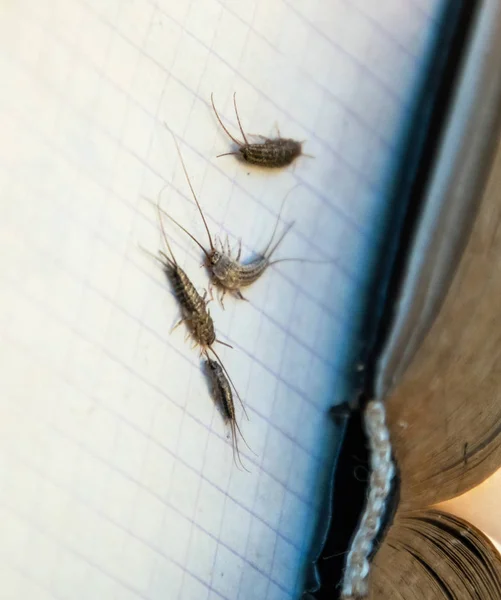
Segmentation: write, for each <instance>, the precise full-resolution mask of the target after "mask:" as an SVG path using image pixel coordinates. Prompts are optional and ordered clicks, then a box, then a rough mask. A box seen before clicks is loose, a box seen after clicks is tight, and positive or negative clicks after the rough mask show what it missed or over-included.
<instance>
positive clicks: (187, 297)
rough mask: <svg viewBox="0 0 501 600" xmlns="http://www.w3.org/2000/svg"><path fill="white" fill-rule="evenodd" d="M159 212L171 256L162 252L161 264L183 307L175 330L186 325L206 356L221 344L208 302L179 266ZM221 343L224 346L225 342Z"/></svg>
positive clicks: (163, 234) (163, 233) (158, 207)
mask: <svg viewBox="0 0 501 600" xmlns="http://www.w3.org/2000/svg"><path fill="white" fill-rule="evenodd" d="M157 210H158V217H159V220H160V227H161V229H162V236H163V239H164V242H165V245H166V247H167V249H168V251H169V254H170V257H169V256H167V254H165V252H163V251H162V250H160V255H161V256H162V259H163V260H161V261H160V262H161V263H162V265H163V267H164V270H165V274H166V275H167V278H168V280H169V282H170V283H171V285H172V290H173V292H174V295H175V297H176V299H177V301H178V303H179V306H180V307H181V319H180V320H179V321H178V323H177V324H176V325H175V326H174V329H176V328H177V327H178V326H179V325H180V324H181V323H183V322H184V323H186V326H187V327H188V331H189V332H190V333H191V335H192V337H193V339H194V341H195V343H196V344H198V345H199V346H200V348H201V350H202V352H204V353H205V354H206V353H207V349H208V348H210V347H211V346H212V344H214V342H216V341H217V342H219V340H217V339H216V332H215V329H214V322H213V320H212V317H211V315H210V311H209V310H208V309H207V300H206V299H205V297H202V296H201V295H200V294H199V293H198V291H197V289H196V288H195V286H194V285H193V283H192V282H191V281H190V278H189V277H188V275H186V273H185V272H184V271H183V269H181V267H180V266H179V265H178V263H177V261H176V258H175V256H174V253H173V252H172V248H171V246H170V244H169V240H168V239H167V235H166V233H165V229H164V226H163V222H162V218H161V215H160V211H161V209H160V206H158V205H157ZM155 258H156V257H155ZM220 343H222V344H224V342H220Z"/></svg>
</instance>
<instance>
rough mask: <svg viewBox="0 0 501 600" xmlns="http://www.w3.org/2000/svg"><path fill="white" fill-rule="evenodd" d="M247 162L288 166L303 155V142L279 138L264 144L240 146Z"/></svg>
mask: <svg viewBox="0 0 501 600" xmlns="http://www.w3.org/2000/svg"><path fill="white" fill-rule="evenodd" d="M240 152H241V154H242V156H243V157H244V159H245V160H246V161H247V162H250V163H252V164H254V165H261V166H263V167H277V168H278V167H286V166H287V165H290V164H291V163H292V162H293V161H294V160H295V159H296V158H297V157H298V156H300V155H301V152H302V146H301V142H296V140H291V139H282V138H277V139H275V140H266V142H264V143H262V144H248V145H245V146H242V147H241V148H240Z"/></svg>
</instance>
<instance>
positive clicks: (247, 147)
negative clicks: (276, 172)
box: [210, 94, 313, 169]
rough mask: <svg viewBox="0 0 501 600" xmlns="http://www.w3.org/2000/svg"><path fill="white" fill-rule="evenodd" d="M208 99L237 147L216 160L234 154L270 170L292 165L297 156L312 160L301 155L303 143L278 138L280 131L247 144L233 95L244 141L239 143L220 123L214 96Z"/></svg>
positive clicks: (234, 95) (234, 96)
mask: <svg viewBox="0 0 501 600" xmlns="http://www.w3.org/2000/svg"><path fill="white" fill-rule="evenodd" d="M210 99H211V102H212V108H213V109H214V113H215V115H216V118H217V120H218V121H219V124H220V125H221V127H222V128H223V129H224V131H225V133H226V134H227V135H228V137H229V138H230V139H231V140H232V141H233V142H235V144H236V145H237V146H238V150H237V151H236V152H225V153H224V154H219V155H218V158H219V157H220V156H229V155H230V154H235V155H237V156H240V158H241V159H242V160H244V161H245V162H248V163H251V164H253V165H259V166H261V167H267V168H270V169H273V168H280V167H287V166H289V165H290V164H292V163H293V162H294V161H295V160H296V158H298V157H299V156H309V157H310V158H313V157H312V156H311V155H309V154H304V153H303V144H304V141H303V142H298V141H296V140H292V139H290V138H283V137H280V131H278V137H277V138H267V137H265V136H264V135H259V136H257V137H260V138H261V139H262V140H264V141H262V142H260V143H255V144H251V143H249V140H248V139H247V136H246V135H245V133H244V130H243V128H242V124H241V122H240V117H239V115H238V110H237V101H236V94H233V106H234V107H235V114H236V116H237V121H238V127H239V129H240V133H241V134H242V137H243V139H244V141H243V142H241V141H240V140H237V139H236V138H235V137H234V136H233V135H231V133H230V132H229V131H228V129H227V128H226V127H225V125H224V123H223V122H222V120H221V117H220V116H219V114H218V112H217V110H216V106H215V104H214V94H211V97H210Z"/></svg>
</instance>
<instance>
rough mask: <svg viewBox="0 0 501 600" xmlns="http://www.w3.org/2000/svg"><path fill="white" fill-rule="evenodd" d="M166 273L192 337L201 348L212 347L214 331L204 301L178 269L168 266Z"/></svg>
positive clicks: (214, 337) (214, 339) (186, 276)
mask: <svg viewBox="0 0 501 600" xmlns="http://www.w3.org/2000/svg"><path fill="white" fill-rule="evenodd" d="M166 272H167V276H168V277H169V280H170V282H171V285H172V289H173V291H174V294H175V295H176V298H177V301H178V302H179V304H180V306H181V310H182V313H183V318H184V320H185V321H186V324H187V326H188V327H189V329H190V331H191V333H192V335H193V337H194V338H195V340H196V341H197V342H198V343H199V344H200V345H201V346H204V347H206V346H212V344H213V343H214V342H215V341H216V331H215V328H214V322H213V321H212V317H211V316H210V314H209V312H208V311H207V307H206V305H205V301H204V299H203V298H202V296H200V294H199V293H198V292H197V290H196V288H195V286H194V285H193V284H192V283H191V281H190V279H189V278H188V275H186V273H185V272H184V271H183V270H182V269H181V268H180V267H178V266H175V267H173V266H171V265H168V266H166Z"/></svg>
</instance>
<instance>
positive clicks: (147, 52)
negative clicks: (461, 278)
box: [0, 0, 440, 600]
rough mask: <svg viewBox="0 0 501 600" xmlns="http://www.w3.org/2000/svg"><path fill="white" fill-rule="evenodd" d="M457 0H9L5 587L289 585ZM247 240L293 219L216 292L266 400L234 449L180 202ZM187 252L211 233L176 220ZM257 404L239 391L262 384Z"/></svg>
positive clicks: (250, 246) (4, 72) (0, 512)
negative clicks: (437, 52)
mask: <svg viewBox="0 0 501 600" xmlns="http://www.w3.org/2000/svg"><path fill="white" fill-rule="evenodd" d="M439 5H440V2H439V0H414V2H410V1H408V2H405V3H402V2H399V1H397V0H381V1H380V2H378V3H377V6H376V3H368V2H363V1H362V0H359V1H341V0H339V1H336V2H328V3H327V2H321V1H320V0H319V1H317V2H311V1H310V0H308V2H306V1H294V0H290V1H277V2H269V1H268V0H259V1H258V2H252V1H249V0H246V1H243V0H242V1H241V0H232V1H230V0H227V1H226V2H224V1H217V0H193V1H192V2H190V3H188V2H182V1H180V0H158V1H157V2H151V1H147V0H88V1H76V0H38V1H35V0H24V1H21V0H15V1H14V0H12V1H8V0H7V1H3V2H0V49H1V52H0V81H1V82H2V90H1V94H0V107H1V112H0V115H1V131H2V136H1V141H0V190H1V196H0V198H1V209H2V218H1V220H0V276H1V294H0V339H1V353H2V355H1V359H0V373H1V377H0V381H1V393H0V530H1V532H2V534H1V536H0V581H1V589H2V592H1V595H2V598H8V599H15V600H21V599H22V600H25V599H27V598H30V600H40V599H49V598H54V599H63V598H64V599H66V598H72V599H73V598H74V599H77V598H78V599H84V598H85V599H87V598H88V599H91V598H92V599H93V600H94V599H96V598H100V599H101V598H102V599H105V598H106V599H108V598H110V599H111V598H116V599H137V598H143V599H151V600H156V599H160V598H161V599H163V600H164V599H168V600H191V599H193V600H194V599H196V600H209V599H210V600H214V599H226V600H235V599H238V600H251V599H256V598H259V599H260V600H285V599H289V598H298V597H299V596H300V593H301V585H302V577H303V569H302V567H303V565H304V561H305V557H306V555H307V552H308V548H309V544H310V541H311V534H312V529H313V527H314V525H315V516H316V509H317V507H318V504H319V501H320V498H321V496H322V494H323V492H324V490H323V488H322V485H321V482H322V477H323V476H324V475H325V473H326V469H327V465H328V460H327V458H328V452H329V445H330V444H331V443H332V436H333V435H334V434H333V429H332V427H331V424H330V422H329V419H328V417H327V414H326V413H327V410H328V408H329V407H330V406H331V405H332V404H334V403H337V402H340V401H342V400H344V399H345V398H346V396H347V394H348V393H349V389H348V387H347V382H348V381H349V379H350V376H351V373H352V371H353V369H355V368H356V365H350V364H348V363H347V360H346V356H347V349H348V348H350V346H351V345H352V344H353V343H356V341H357V335H358V327H359V324H360V318H361V315H360V314H359V305H360V303H359V300H360V298H361V297H363V294H364V291H365V283H366V281H367V277H368V274H369V273H370V269H371V266H372V261H373V259H374V256H375V251H376V250H377V248H378V227H377V226H378V214H379V210H380V209H381V206H383V203H384V202H385V191H386V187H385V186H386V183H387V180H388V177H389V175H390V171H389V169H390V165H391V164H392V160H393V159H394V150H395V144H396V141H397V136H398V133H399V131H400V129H401V127H402V123H403V122H404V121H405V119H406V117H407V114H408V109H409V105H410V102H411V98H412V92H413V85H414V83H415V81H416V78H417V76H418V74H419V69H420V66H421V64H422V61H423V59H424V56H425V52H426V50H427V49H428V45H429V42H430V40H431V38H432V36H433V34H434V32H435V26H436V20H435V19H436V17H437V15H438V10H439ZM211 92H213V93H214V99H215V102H216V106H217V107H218V109H219V111H220V114H221V116H222V118H223V120H224V123H225V124H226V125H227V127H229V128H230V130H231V131H232V132H233V133H234V135H237V136H238V137H240V134H239V132H238V129H237V126H236V125H237V124H236V119H235V114H234V111H233V105H232V96H233V93H234V92H236V94H237V102H238V107H239V113H240V116H241V119H242V124H243V127H244V129H245V131H246V132H248V133H253V134H262V135H265V136H269V135H271V136H273V135H275V132H276V127H277V126H278V127H279V129H280V133H281V134H282V135H283V136H285V137H292V138H295V139H298V140H306V141H305V144H304V151H305V152H306V153H308V154H311V155H312V156H313V157H314V158H309V157H301V158H300V159H299V160H298V161H297V162H296V164H295V166H294V167H293V168H289V169H287V170H285V171H276V172H263V171H261V170H256V169H253V168H250V167H248V166H247V165H245V164H242V163H240V162H238V161H237V160H236V159H235V157H233V156H227V157H221V158H216V155H217V154H221V153H224V152H229V151H231V150H232V145H231V143H230V140H229V139H228V138H227V136H226V135H225V134H224V132H223V131H222V130H221V128H220V126H219V125H218V123H217V121H216V119H215V117H214V114H213V112H212V108H211V106H210V94H211ZM164 122H166V123H167V124H168V126H169V127H170V128H171V129H172V130H173V132H174V133H175V134H176V136H178V138H179V140H180V144H181V151H182V154H183V157H184V160H185V163H186V167H187V170H188V172H189V174H190V178H191V181H192V184H193V186H194V189H195V191H196V193H197V195H198V198H199V200H200V202H201V204H202V207H203V209H204V212H205V214H206V217H207V221H208V224H209V227H210V229H211V231H212V232H213V235H219V236H221V237H222V238H223V239H224V236H225V235H226V234H228V236H229V239H230V242H231V243H232V245H233V246H234V245H236V243H237V241H238V239H240V238H241V239H242V240H243V257H244V258H247V257H249V256H250V255H251V254H252V253H253V252H258V251H259V250H261V249H263V248H264V247H265V246H266V244H267V243H268V241H269V238H270V235H271V233H272V231H273V228H274V226H275V222H276V219H277V215H278V213H279V211H280V207H281V204H282V201H283V199H284V197H285V195H286V194H287V193H288V192H289V191H290V194H289V196H288V197H287V200H286V201H285V204H284V210H283V213H282V215H281V216H280V230H282V229H283V227H284V226H285V225H286V224H287V223H289V222H291V221H295V225H294V227H293V229H292V230H291V231H290V233H289V234H288V235H287V236H286V237H285V239H284V242H283V244H282V245H281V246H280V248H279V250H278V251H277V258H285V257H305V258H309V259H316V260H330V261H331V262H330V263H325V264H306V263H299V262H298V263H294V262H288V263H287V262H286V263H283V264H277V265H276V266H273V267H272V268H270V269H269V271H268V272H267V273H265V275H264V276H263V277H262V279H261V280H259V281H258V282H257V283H256V284H255V285H253V286H252V287H250V288H249V289H248V290H247V291H246V292H245V295H246V297H247V298H248V300H249V302H243V301H236V300H234V299H232V298H227V299H226V301H225V310H222V309H221V307H219V306H218V304H217V302H213V303H211V304H210V308H211V314H212V316H213V318H214V321H215V324H216V329H217V332H218V336H219V337H220V338H221V339H222V340H223V341H225V342H227V343H229V344H231V345H232V346H233V349H232V350H230V349H227V348H224V347H222V346H219V347H218V351H220V355H221V357H222V359H223V361H224V364H225V366H226V368H227V369H228V372H229V373H230V375H231V377H232V379H233V381H234V382H235V385H236V388H237V389H238V391H239V393H240V395H241V397H242V398H243V399H244V402H245V404H246V407H247V411H248V413H249V417H250V419H249V421H246V420H245V419H244V418H242V415H241V408H240V406H238V405H237V406H236V409H237V418H238V422H239V424H240V427H241V429H242V433H243V435H244V436H245V439H246V441H247V443H248V444H249V446H250V447H251V448H252V450H253V452H254V453H255V455H254V454H252V453H251V452H250V451H249V450H248V449H247V448H246V447H245V445H244V444H243V442H240V450H241V453H242V460H243V462H244V464H246V466H247V467H248V469H249V470H250V471H251V472H250V473H246V472H245V471H240V470H238V469H237V468H236V467H235V465H234V463H233V458H232V451H231V441H230V439H229V438H228V428H227V427H225V425H224V423H223V422H222V419H221V415H220V414H219V413H218V411H217V409H216V408H215V407H214V403H213V401H212V400H211V397H210V394H209V389H208V384H207V381H206V379H205V377H204V376H203V373H202V371H201V368H200V367H201V361H200V358H199V353H198V351H197V350H196V349H192V348H191V343H190V342H189V341H188V342H186V341H185V340H184V334H185V331H184V330H183V327H179V328H178V329H176V330H175V331H174V332H173V333H172V334H171V333H170V329H171V328H172V326H173V325H174V324H175V322H176V321H177V319H178V315H179V312H178V307H177V305H176V302H175V300H174V297H173V296H172V293H171V291H170V289H169V286H168V284H167V282H166V280H165V276H164V274H163V273H162V270H161V268H160V267H159V265H158V263H156V262H155V260H153V259H152V258H151V257H149V256H148V255H147V254H146V253H144V252H143V251H142V250H141V248H140V247H143V248H146V249H147V250H149V251H150V252H152V253H157V251H158V250H160V249H163V248H164V247H163V242H162V239H161V237H160V231H159V224H158V219H157V215H156V213H155V210H154V208H153V207H152V205H151V204H150V203H148V202H147V201H146V200H145V199H144V197H148V198H151V199H153V200H156V198H157V196H158V194H159V192H160V190H161V189H162V188H163V187H164V186H165V184H166V183H169V184H171V185H169V186H167V187H166V188H165V190H164V192H163V194H162V206H163V208H164V209H165V210H167V211H169V213H170V214H172V215H173V216H174V217H175V218H176V219H178V220H179V221H180V222H181V223H182V224H183V225H184V226H185V227H187V228H188V229H189V230H190V231H191V232H193V234H194V235H196V236H197V237H198V239H200V241H201V242H202V243H203V244H207V239H206V237H205V232H204V229H203V226H202V222H201V219H200V216H199V214H198V213H197V212H196V209H195V206H194V204H193V200H192V198H191V196H190V194H189V188H188V186H187V182H186V180H185V178H184V175H183V173H182V169H181V166H180V162H179V159H178V157H177V154H176V150H175V146H174V143H173V139H172V137H171V135H170V133H169V132H168V131H167V129H166V128H165V127H164V124H163V123H164ZM165 226H166V231H167V234H168V236H169V239H170V240H171V243H172V246H173V250H174V252H175V255H176V258H177V260H178V261H179V264H180V265H181V266H182V267H183V268H184V269H185V271H186V272H187V273H188V274H189V275H190V277H191V278H192V280H193V282H194V283H195V284H196V286H197V287H198V288H199V289H200V290H202V289H203V288H206V287H207V278H206V274H205V272H204V270H203V269H201V268H200V263H201V260H202V256H201V252H200V251H199V249H198V248H197V247H196V246H195V244H194V243H193V242H192V241H191V240H190V239H189V238H188V237H187V236H185V235H184V234H183V233H182V232H180V231H178V230H176V228H175V226H173V225H172V224H171V223H166V224H165ZM237 404H238V403H237Z"/></svg>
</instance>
